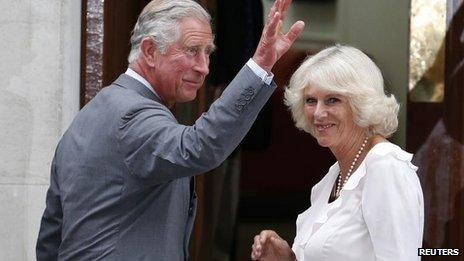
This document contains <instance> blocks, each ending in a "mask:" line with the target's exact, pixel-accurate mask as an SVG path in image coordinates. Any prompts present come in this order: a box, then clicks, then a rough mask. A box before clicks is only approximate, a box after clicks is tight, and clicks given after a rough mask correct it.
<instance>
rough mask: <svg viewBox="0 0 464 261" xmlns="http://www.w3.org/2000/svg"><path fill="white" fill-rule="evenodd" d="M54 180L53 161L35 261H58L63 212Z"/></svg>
mask: <svg viewBox="0 0 464 261" xmlns="http://www.w3.org/2000/svg"><path fill="white" fill-rule="evenodd" d="M56 178H57V177H56V164H55V159H54V160H53V162H52V168H51V175H50V187H49V189H48V192H47V199H46V208H45V211H44V214H43V216H42V222H41V224H40V231H39V237H38V239H37V246H36V257H37V261H45V260H47V261H51V260H57V259H58V249H59V247H60V244H61V227H62V220H63V211H62V208H61V201H60V193H59V187H58V182H57V180H56Z"/></svg>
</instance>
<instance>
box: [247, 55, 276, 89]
mask: <svg viewBox="0 0 464 261" xmlns="http://www.w3.org/2000/svg"><path fill="white" fill-rule="evenodd" d="M246 65H247V66H248V67H250V69H251V70H252V71H253V72H254V73H255V74H256V76H258V77H259V78H261V80H263V82H265V83H266V84H267V85H269V84H271V82H272V79H273V78H274V74H273V73H272V72H271V73H269V74H268V73H267V72H266V71H265V70H264V69H263V68H261V67H260V66H259V65H258V64H257V63H256V62H255V61H253V59H251V58H250V60H248V62H247V63H246Z"/></svg>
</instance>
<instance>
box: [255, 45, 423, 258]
mask: <svg viewBox="0 0 464 261" xmlns="http://www.w3.org/2000/svg"><path fill="white" fill-rule="evenodd" d="M285 102H286V104H287V105H288V106H289V107H290V109H291V112H292V116H293V119H294V121H295V124H296V126H297V127H298V128H300V129H302V130H304V131H306V132H309V133H310V134H311V135H312V136H314V137H315V138H316V139H317V142H318V143H319V145H321V146H323V147H328V148H329V149H330V150H331V152H332V153H333V154H334V156H335V158H336V159H337V162H336V163H335V164H334V165H333V166H332V167H330V169H329V171H328V173H327V174H326V175H325V176H324V178H323V179H322V180H321V181H320V182H319V183H318V184H316V185H315V186H314V187H313V188H312V190H311V207H310V208H309V209H307V210H306V211H305V212H303V213H301V214H300V215H299V216H298V218H297V220H296V229H297V231H296V237H295V240H294V242H293V246H292V248H290V247H289V245H288V244H287V242H285V241H284V240H283V239H281V238H280V237H279V236H278V234H277V233H276V232H274V231H270V230H265V231H262V232H261V233H260V234H259V235H257V236H255V238H254V243H253V246H252V253H251V258H252V259H253V260H292V261H294V260H298V261H312V260H327V261H337V260H343V261H349V260H353V261H354V260H355V261H362V260H392V261H401V260H405V261H406V260H407V261H411V260H419V259H420V257H418V250H417V249H418V248H419V247H421V244H422V232H423V224H424V215H423V211H424V210H423V208H424V206H423V197H422V189H421V186H420V183H419V180H418V178H417V175H416V170H417V167H415V166H414V165H413V164H412V163H411V158H412V154H409V153H407V152H405V151H404V150H402V149H401V148H400V147H398V146H396V145H394V144H392V143H390V142H388V141H387V140H386V138H388V137H390V136H391V135H392V134H393V133H394V132H395V131H396V128H397V125H398V120H397V114H398V109H399V105H398V103H397V101H396V99H395V97H394V96H393V95H390V96H387V95H385V93H384V84H383V78H382V74H381V72H380V70H379V69H378V67H377V66H376V65H375V64H374V62H372V60H371V59H369V57H367V55H365V54H364V53H362V52H361V51H359V50H358V49H356V48H353V47H348V46H339V45H337V46H333V47H330V48H327V49H325V50H323V51H321V52H319V53H318V54H316V55H314V56H312V57H309V58H308V59H306V60H305V61H304V62H303V64H301V66H300V67H299V68H298V70H297V71H296V72H295V73H294V74H293V76H292V78H291V80H290V84H289V87H288V88H287V90H286V92H285Z"/></svg>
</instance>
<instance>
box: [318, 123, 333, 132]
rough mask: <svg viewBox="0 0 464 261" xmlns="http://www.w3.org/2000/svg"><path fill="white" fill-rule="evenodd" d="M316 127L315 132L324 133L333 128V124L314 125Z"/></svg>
mask: <svg viewBox="0 0 464 261" xmlns="http://www.w3.org/2000/svg"><path fill="white" fill-rule="evenodd" d="M315 125H316V130H317V131H325V130H327V129H329V128H331V127H333V126H335V124H333V123H328V124H315Z"/></svg>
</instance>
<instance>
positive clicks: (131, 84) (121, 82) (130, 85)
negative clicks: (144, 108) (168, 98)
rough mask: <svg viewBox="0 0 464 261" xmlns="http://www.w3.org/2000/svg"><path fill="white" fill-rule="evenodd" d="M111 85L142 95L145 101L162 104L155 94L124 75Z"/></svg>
mask: <svg viewBox="0 0 464 261" xmlns="http://www.w3.org/2000/svg"><path fill="white" fill-rule="evenodd" d="M113 84H115V85H118V86H121V87H123V88H126V89H131V90H134V91H135V92H137V93H138V94H140V95H142V96H143V97H145V98H147V99H150V100H154V101H157V102H159V103H161V104H164V103H163V102H162V101H161V99H160V97H159V96H158V95H157V94H155V93H153V92H152V91H150V90H149V89H148V88H147V87H146V86H145V85H143V83H141V82H139V81H137V80H136V79H134V78H132V77H130V76H129V75H127V74H125V73H123V74H121V75H120V76H119V77H118V78H117V79H116V81H114V83H113Z"/></svg>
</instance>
